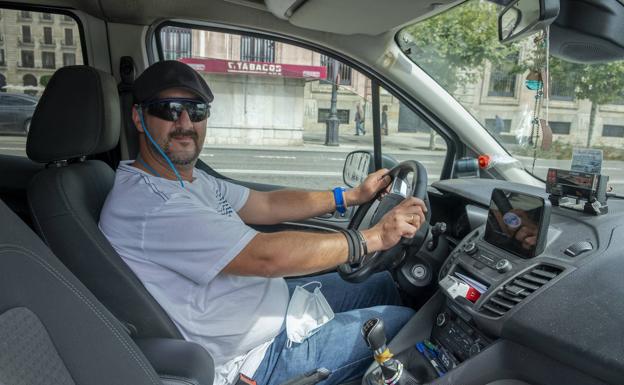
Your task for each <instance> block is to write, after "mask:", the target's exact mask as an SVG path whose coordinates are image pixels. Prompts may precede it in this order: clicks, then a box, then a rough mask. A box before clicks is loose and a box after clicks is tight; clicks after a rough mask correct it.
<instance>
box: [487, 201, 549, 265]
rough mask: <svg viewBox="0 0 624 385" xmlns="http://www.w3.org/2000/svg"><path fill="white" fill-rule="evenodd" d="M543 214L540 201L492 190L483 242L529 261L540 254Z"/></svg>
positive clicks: (543, 235) (543, 236)
mask: <svg viewBox="0 0 624 385" xmlns="http://www.w3.org/2000/svg"><path fill="white" fill-rule="evenodd" d="M546 211H547V210H546V202H545V201H544V199H542V198H540V197H537V196H533V195H527V194H523V193H519V192H514V191H507V190H502V189H494V191H493V192H492V199H491V200H490V210H489V212H488V219H487V224H486V226H485V235H484V239H485V240H486V241H487V242H488V243H490V244H492V245H494V246H496V247H499V248H501V249H503V250H506V251H509V252H511V253H514V254H516V255H518V256H520V257H523V258H533V257H535V256H536V255H537V254H539V253H541V252H542V250H543V244H544V241H545V239H544V238H545V237H546V234H542V233H545V232H546V231H545V226H544V225H545V214H546ZM546 225H547V224H546Z"/></svg>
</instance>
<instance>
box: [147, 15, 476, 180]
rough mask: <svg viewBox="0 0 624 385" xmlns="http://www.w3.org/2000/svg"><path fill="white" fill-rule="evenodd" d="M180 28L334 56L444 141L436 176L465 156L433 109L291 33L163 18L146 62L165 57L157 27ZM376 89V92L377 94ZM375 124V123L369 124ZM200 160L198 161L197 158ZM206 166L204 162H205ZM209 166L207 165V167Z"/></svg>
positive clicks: (378, 151)
mask: <svg viewBox="0 0 624 385" xmlns="http://www.w3.org/2000/svg"><path fill="white" fill-rule="evenodd" d="M171 26H174V27H181V28H190V29H201V30H205V31H214V32H221V33H229V34H238V35H241V36H242V35H246V36H253V37H258V38H263V39H270V40H274V41H276V42H281V43H285V44H291V45H294V46H297V47H301V48H305V49H308V50H312V51H314V52H317V53H319V54H321V55H325V56H327V57H331V58H334V59H336V60H339V61H341V62H343V63H344V64H346V65H348V66H349V67H351V68H352V69H355V70H356V71H358V72H360V73H361V74H362V75H364V76H367V77H369V78H370V79H371V81H377V82H378V84H379V86H380V89H381V87H383V88H384V89H385V90H386V91H387V92H389V93H390V94H391V95H392V96H394V97H395V98H397V99H398V100H399V102H401V103H403V104H405V105H406V106H407V107H408V108H410V109H411V110H412V111H413V112H414V113H415V114H417V115H418V116H419V117H420V118H421V119H422V120H423V121H424V122H426V123H427V124H428V125H429V126H430V127H431V129H433V130H434V131H435V132H436V134H438V135H439V136H440V137H441V138H442V139H443V140H444V141H445V142H446V155H445V158H444V162H443V164H442V170H441V172H440V179H439V180H444V179H450V178H451V177H452V173H453V163H454V160H455V159H456V158H457V159H459V158H461V157H462V156H465V154H466V152H467V147H466V146H465V145H464V144H463V143H462V142H461V140H460V139H459V137H458V136H457V134H456V133H455V132H454V131H453V130H452V129H451V128H450V127H448V125H446V124H445V123H444V122H443V121H442V120H441V119H440V118H439V117H438V116H437V115H435V114H434V113H433V112H431V111H429V110H428V109H427V108H426V107H425V106H423V104H422V103H421V102H419V101H418V100H417V99H415V98H414V97H413V96H412V95H410V94H408V93H406V92H404V91H403V90H402V89H401V88H399V87H397V85H396V84H394V83H393V82H392V81H390V80H389V79H388V78H386V77H385V76H384V75H383V74H380V73H379V72H377V71H375V70H374V69H373V68H372V67H369V66H365V65H364V64H362V63H360V62H357V61H355V60H353V59H352V58H350V57H348V56H346V55H345V54H341V53H340V52H337V51H334V50H331V49H328V48H327V47H326V46H321V45H319V44H315V43H313V42H308V41H305V40H302V39H298V38H293V37H292V36H286V35H282V34H278V33H267V32H258V31H256V30H253V29H249V28H247V27H233V26H228V25H222V24H217V23H191V22H181V21H173V20H164V21H162V22H160V23H159V24H156V25H154V26H153V27H152V28H151V29H150V31H148V33H147V34H146V48H147V54H148V60H149V64H150V65H151V64H154V63H156V62H158V61H162V60H165V59H164V55H163V48H162V44H161V40H160V34H161V30H162V29H163V28H165V27H171ZM379 92H380V91H378V93H379ZM378 96H379V95H378ZM379 115H380V116H379V122H378V124H377V126H381V121H380V119H381V111H380V112H379ZM373 126H375V124H373ZM373 135H374V138H375V139H376V143H381V145H379V146H377V145H376V144H375V145H374V154H375V158H378V159H381V157H382V155H383V143H382V138H381V136H382V135H381V129H378V130H373ZM200 161H201V160H200ZM206 166H207V165H206ZM208 168H209V166H208ZM210 170H211V171H212V173H213V175H216V176H219V177H221V178H225V179H231V178H228V177H225V176H223V175H221V174H219V173H217V172H216V171H214V170H212V169H210Z"/></svg>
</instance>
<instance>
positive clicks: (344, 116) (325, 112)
mask: <svg viewBox="0 0 624 385" xmlns="http://www.w3.org/2000/svg"><path fill="white" fill-rule="evenodd" d="M337 112H338V113H337V115H338V120H339V121H340V124H349V113H350V111H349V110H337ZM328 118H329V108H319V109H318V120H317V122H319V123H325V121H326V120H327V119H328Z"/></svg>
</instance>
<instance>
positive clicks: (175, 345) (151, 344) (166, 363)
mask: <svg viewBox="0 0 624 385" xmlns="http://www.w3.org/2000/svg"><path fill="white" fill-rule="evenodd" d="M135 342H136V344H137V345H138V346H139V348H140V349H141V351H142V352H143V354H145V356H146V357H147V359H148V360H149V362H150V363H151V364H152V366H153V367H154V369H156V371H157V372H158V374H159V375H160V378H161V379H163V380H165V381H169V382H174V381H186V383H188V384H197V385H200V384H201V385H210V384H212V381H213V379H214V361H213V360H212V357H211V356H210V354H208V352H207V351H206V350H205V349H204V348H203V347H201V346H200V345H198V344H196V343H194V342H189V341H181V340H174V339H167V338H148V339H144V340H136V341H135Z"/></svg>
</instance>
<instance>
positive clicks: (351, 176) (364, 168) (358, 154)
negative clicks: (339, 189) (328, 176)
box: [342, 151, 375, 187]
mask: <svg viewBox="0 0 624 385" xmlns="http://www.w3.org/2000/svg"><path fill="white" fill-rule="evenodd" d="M371 170H372V171H374V170H375V162H374V161H373V154H371V153H370V152H369V151H353V152H350V153H349V154H348V155H347V158H346V159H345V164H344V168H343V169H342V180H343V181H344V183H345V185H347V186H349V187H355V186H358V185H359V184H360V183H362V182H364V179H366V176H367V175H368V174H370V173H371V172H372V171H371Z"/></svg>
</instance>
